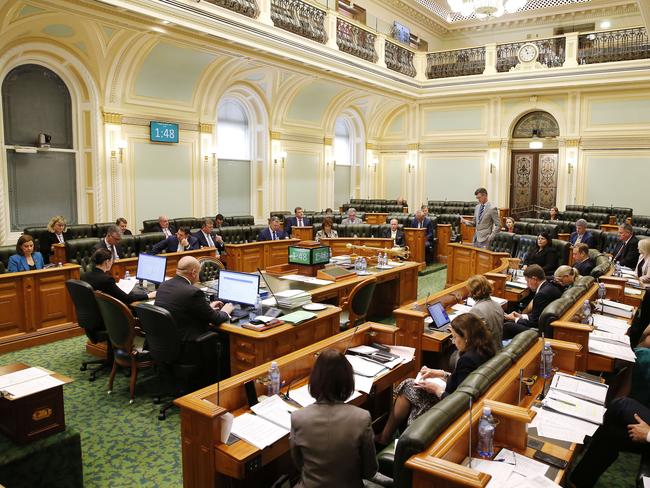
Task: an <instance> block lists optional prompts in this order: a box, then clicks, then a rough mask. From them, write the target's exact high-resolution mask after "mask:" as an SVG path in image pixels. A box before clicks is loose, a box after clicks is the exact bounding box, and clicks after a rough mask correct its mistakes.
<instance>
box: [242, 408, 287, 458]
mask: <svg viewBox="0 0 650 488" xmlns="http://www.w3.org/2000/svg"><path fill="white" fill-rule="evenodd" d="M231 432H232V434H233V435H236V436H237V437H239V438H240V439H243V440H245V441H246V442H248V443H249V444H251V445H253V446H255V447H257V448H258V449H264V448H265V447H267V446H270V445H271V444H273V443H274V442H276V441H278V440H280V439H282V438H283V437H284V436H285V435H287V434H288V433H289V431H288V430H287V429H285V428H283V427H280V426H279V425H277V424H274V423H273V422H269V421H268V420H265V419H263V418H262V417H259V416H257V415H253V414H250V413H245V414H242V415H240V416H238V417H235V419H234V420H233V422H232V431H231Z"/></svg>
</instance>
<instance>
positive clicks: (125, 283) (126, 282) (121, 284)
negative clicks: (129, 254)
mask: <svg viewBox="0 0 650 488" xmlns="http://www.w3.org/2000/svg"><path fill="white" fill-rule="evenodd" d="M137 283H138V280H136V279H135V278H129V279H124V278H122V279H121V280H120V281H118V282H117V287H118V288H119V289H120V290H122V291H123V292H124V293H126V294H127V295H128V294H129V293H131V290H133V288H135V285H136V284H137Z"/></svg>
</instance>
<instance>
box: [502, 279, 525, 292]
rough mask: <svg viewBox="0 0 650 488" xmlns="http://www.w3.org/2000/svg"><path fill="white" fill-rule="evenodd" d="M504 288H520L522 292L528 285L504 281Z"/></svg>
mask: <svg viewBox="0 0 650 488" xmlns="http://www.w3.org/2000/svg"><path fill="white" fill-rule="evenodd" d="M506 286H511V287H513V288H521V289H522V290H523V289H525V288H528V285H527V284H526V283H519V282H518V281H506Z"/></svg>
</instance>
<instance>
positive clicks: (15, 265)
mask: <svg viewBox="0 0 650 488" xmlns="http://www.w3.org/2000/svg"><path fill="white" fill-rule="evenodd" d="M35 269H43V256H42V255H41V253H40V252H38V251H37V252H34V238H33V237H32V236H30V235H29V234H23V235H22V236H20V237H19V238H18V242H17V243H16V254H12V255H11V256H9V266H8V267H7V271H8V272H9V273H17V272H19V271H32V270H35Z"/></svg>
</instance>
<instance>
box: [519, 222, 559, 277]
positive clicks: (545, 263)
mask: <svg viewBox="0 0 650 488" xmlns="http://www.w3.org/2000/svg"><path fill="white" fill-rule="evenodd" d="M524 264H525V265H531V264H538V265H540V266H541V267H542V268H543V269H544V273H545V274H546V276H551V275H553V273H555V270H556V269H557V267H558V259H557V253H556V252H555V249H553V241H552V240H551V236H549V235H548V232H541V233H540V234H539V235H538V236H537V247H536V248H535V250H533V251H532V252H531V253H530V254H529V255H528V256H527V257H526V259H525V260H524Z"/></svg>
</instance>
